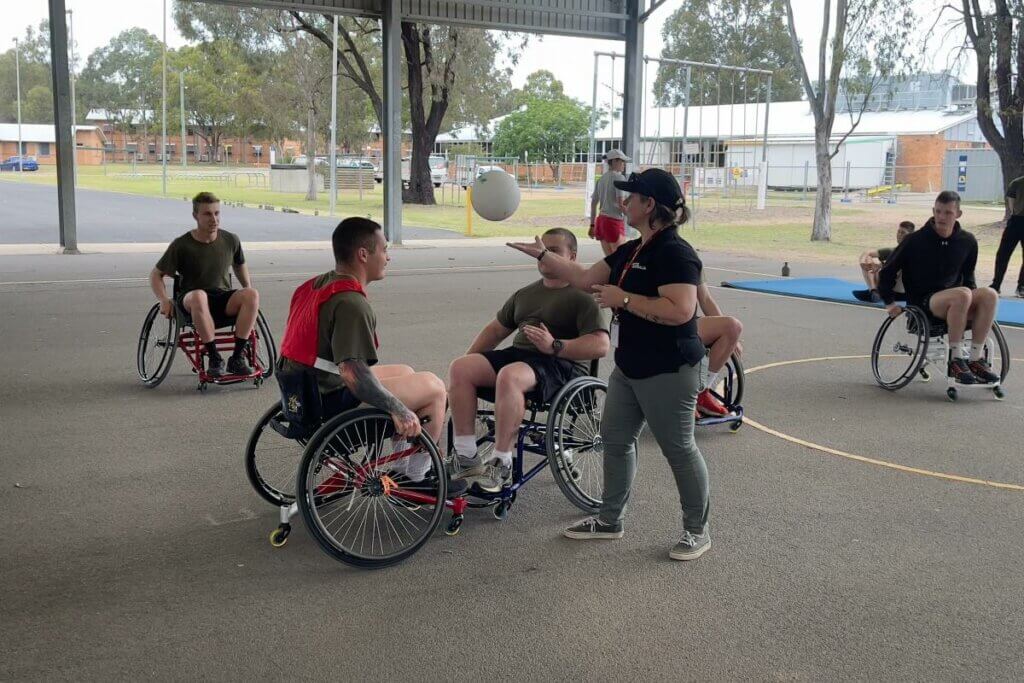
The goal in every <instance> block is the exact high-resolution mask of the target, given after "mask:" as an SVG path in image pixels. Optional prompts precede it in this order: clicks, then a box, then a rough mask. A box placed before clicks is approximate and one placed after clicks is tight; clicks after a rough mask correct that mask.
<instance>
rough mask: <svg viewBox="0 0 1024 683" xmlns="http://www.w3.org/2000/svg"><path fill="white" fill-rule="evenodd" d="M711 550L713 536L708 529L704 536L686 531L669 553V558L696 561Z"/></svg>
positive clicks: (705, 530)
mask: <svg viewBox="0 0 1024 683" xmlns="http://www.w3.org/2000/svg"><path fill="white" fill-rule="evenodd" d="M710 549H711V534H710V533H708V530H707V528H705V529H704V533H702V534H695V533H693V532H691V531H684V532H683V537H682V538H681V539H679V543H676V544H675V546H673V548H672V550H670V551H669V552H668V556H669V557H671V558H672V559H673V560H683V561H685V560H696V559H697V558H698V557H700V556H701V555H703V554H704V553H706V552H707V551H709V550H710Z"/></svg>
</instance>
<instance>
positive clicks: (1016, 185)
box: [1006, 176, 1024, 216]
mask: <svg viewBox="0 0 1024 683" xmlns="http://www.w3.org/2000/svg"><path fill="white" fill-rule="evenodd" d="M1006 196H1007V197H1010V198H1011V199H1013V203H1012V206H1013V209H1012V211H1013V215H1014V216H1024V176H1021V177H1020V178H1014V179H1013V180H1011V181H1010V185H1009V187H1007V188H1006Z"/></svg>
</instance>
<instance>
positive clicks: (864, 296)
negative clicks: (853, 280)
mask: <svg viewBox="0 0 1024 683" xmlns="http://www.w3.org/2000/svg"><path fill="white" fill-rule="evenodd" d="M853 298H854V299H856V300H857V301H863V302H865V303H868V302H870V301H871V290H870V289H855V290H853Z"/></svg>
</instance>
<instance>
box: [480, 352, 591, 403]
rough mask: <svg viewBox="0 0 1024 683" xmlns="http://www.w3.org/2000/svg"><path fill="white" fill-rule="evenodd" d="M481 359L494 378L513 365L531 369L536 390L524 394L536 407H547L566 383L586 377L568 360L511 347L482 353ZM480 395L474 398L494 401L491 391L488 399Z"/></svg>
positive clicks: (577, 366)
mask: <svg viewBox="0 0 1024 683" xmlns="http://www.w3.org/2000/svg"><path fill="white" fill-rule="evenodd" d="M480 355H482V356H483V357H484V358H486V359H487V362H488V363H490V364H491V367H492V368H493V369H494V372H495V374H497V373H498V372H501V370H502V368H504V367H506V366H508V365H511V364H513V363H525V364H526V365H528V366H530V368H531V369H532V370H533V374H534V375H535V376H536V378H537V386H536V387H535V388H534V389H533V390H532V391H530V392H528V393H527V398H528V399H529V400H531V401H533V402H535V403H544V404H547V403H550V402H551V400H552V399H553V398H554V397H555V395H556V394H558V392H559V391H560V390H561V389H562V387H563V386H565V384H566V383H567V382H568V381H569V380H571V379H574V378H576V377H582V376H583V375H585V374H586V373H585V372H584V371H583V370H582V369H581V368H580V367H579V365H577V364H576V363H574V362H572V361H570V360H565V359H564V358H556V357H554V356H548V355H546V354H543V353H539V352H537V353H531V352H529V351H523V350H522V349H517V348H514V347H508V348H505V349H498V350H495V351H484V352H483V353H481V354H480ZM483 392H484V390H483V389H481V390H478V392H477V395H478V396H479V397H480V398H483V399H484V400H489V401H493V400H494V391H493V389H492V390H490V391H489V392H488V394H489V398H488V397H486V396H484V395H483Z"/></svg>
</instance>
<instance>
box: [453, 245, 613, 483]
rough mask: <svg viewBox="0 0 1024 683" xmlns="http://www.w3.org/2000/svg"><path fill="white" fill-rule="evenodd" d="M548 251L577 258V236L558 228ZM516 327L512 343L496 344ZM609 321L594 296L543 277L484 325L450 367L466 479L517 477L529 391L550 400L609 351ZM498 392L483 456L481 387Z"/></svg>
mask: <svg viewBox="0 0 1024 683" xmlns="http://www.w3.org/2000/svg"><path fill="white" fill-rule="evenodd" d="M542 240H543V242H544V246H545V247H546V248H547V250H548V251H551V252H553V253H555V254H558V255H559V256H563V257H565V258H567V259H570V260H576V249H577V244H576V236H575V235H573V234H572V233H571V232H569V231H568V230H566V229H564V228H552V229H551V230H548V231H547V232H546V233H544V235H543V237H542ZM516 330H518V333H517V334H516V336H515V339H514V340H513V342H512V346H510V347H508V348H505V349H499V350H495V347H497V346H498V344H500V343H501V342H502V340H504V339H505V338H506V337H508V336H509V335H510V334H512V333H513V332H515V331H516ZM608 348H609V339H608V331H607V323H606V322H605V320H604V316H603V314H602V313H601V309H600V308H599V307H598V305H597V303H596V302H595V301H594V299H593V297H591V296H589V295H588V294H586V293H584V292H582V291H580V290H578V289H575V288H574V287H571V286H570V285H569V283H568V282H565V281H563V280H552V279H548V278H542V279H540V280H537V281H536V282H534V283H532V284H529V285H527V286H526V287H523V288H522V289H520V290H518V291H516V292H515V293H514V294H513V295H512V296H511V297H509V299H508V301H506V302H505V305H504V306H502V307H501V310H499V311H498V314H497V315H496V316H495V319H494V320H492V321H491V322H490V323H488V324H487V326H486V327H484V329H483V330H481V332H480V333H479V334H478V335H477V337H476V339H475V340H474V341H473V344H472V346H470V347H469V350H468V351H467V352H466V355H465V356H462V357H461V358H457V359H456V360H455V361H453V362H452V365H451V369H450V370H449V390H448V393H449V395H450V397H451V409H452V423H453V425H454V434H455V438H454V444H453V445H454V447H455V452H456V454H457V459H458V462H459V466H460V469H461V474H460V475H459V476H461V477H462V478H464V479H467V480H468V479H474V480H475V481H476V484H477V486H479V487H480V488H481V489H482V490H484V491H488V492H494V491H499V490H501V487H502V486H503V485H505V484H506V483H507V482H508V481H509V478H510V477H511V466H512V444H513V443H514V441H515V438H516V434H517V432H518V430H519V425H520V423H521V422H522V421H523V414H524V412H525V409H526V401H525V399H526V395H527V394H530V395H531V396H532V397H533V398H535V399H536V400H539V401H543V402H549V401H550V400H551V399H552V398H554V396H555V394H557V393H558V391H559V389H561V388H562V386H563V385H564V384H565V383H566V382H568V381H569V380H570V379H572V378H574V377H579V376H580V375H583V374H585V373H586V372H587V365H588V363H587V361H590V360H593V359H595V358H601V357H603V356H605V355H606V354H607V353H608ZM481 387H493V388H494V390H495V391H494V393H495V403H494V413H495V437H494V438H495V441H494V452H493V454H492V455H491V457H490V458H489V459H488V461H487V462H481V458H480V457H479V456H478V454H477V450H476V436H475V435H474V434H475V419H476V406H477V389H479V388H481Z"/></svg>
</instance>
